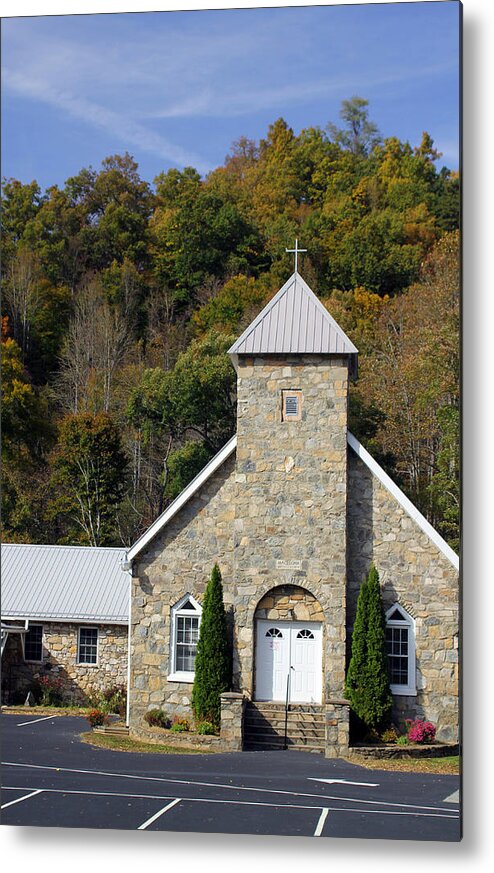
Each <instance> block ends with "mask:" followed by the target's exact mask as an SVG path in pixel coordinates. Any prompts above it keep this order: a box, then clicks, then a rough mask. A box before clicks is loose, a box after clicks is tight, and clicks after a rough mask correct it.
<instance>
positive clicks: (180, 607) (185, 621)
mask: <svg viewBox="0 0 494 873" xmlns="http://www.w3.org/2000/svg"><path fill="white" fill-rule="evenodd" d="M201 613H202V609H201V607H200V605H199V604H198V602H197V600H195V599H194V598H193V597H192V594H185V595H184V596H183V597H182V598H181V599H180V600H179V601H178V603H176V604H175V606H173V607H172V610H171V628H170V631H171V633H170V640H171V652H170V667H171V670H170V674H169V676H168V679H171V680H172V681H175V682H193V681H194V664H195V660H196V654H197V641H198V639H199V625H200V623H201Z"/></svg>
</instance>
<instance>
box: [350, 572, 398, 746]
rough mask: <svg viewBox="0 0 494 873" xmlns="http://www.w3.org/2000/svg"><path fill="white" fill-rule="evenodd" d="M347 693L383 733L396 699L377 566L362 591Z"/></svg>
mask: <svg viewBox="0 0 494 873" xmlns="http://www.w3.org/2000/svg"><path fill="white" fill-rule="evenodd" d="M345 694H346V696H347V698H348V699H349V700H350V703H351V706H352V709H353V711H354V712H355V713H356V714H357V716H358V717H359V718H360V719H361V720H362V721H363V722H364V724H365V725H366V726H367V727H368V728H370V729H372V730H380V729H382V728H384V727H386V725H387V724H388V723H389V720H390V718H391V709H392V705H393V698H392V696H391V690H390V687H389V665H388V656H387V653H386V624H385V618H384V612H383V608H382V603H381V588H380V584H379V574H378V572H377V570H376V568H375V567H374V565H372V566H371V568H370V570H369V574H368V576H367V580H366V581H364V582H363V583H362V587H361V589H360V594H359V599H358V603H357V616H356V619H355V625H354V628H353V634H352V657H351V660H350V664H349V666H348V672H347V677H346V684H345Z"/></svg>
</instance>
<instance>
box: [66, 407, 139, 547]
mask: <svg viewBox="0 0 494 873" xmlns="http://www.w3.org/2000/svg"><path fill="white" fill-rule="evenodd" d="M53 469H54V474H53V477H52V486H53V487H54V488H55V489H56V491H57V492H58V494H57V496H56V497H55V498H54V499H53V500H52V501H51V502H50V507H49V514H50V515H51V517H54V516H57V515H58V516H61V517H62V518H65V519H66V520H67V521H68V523H69V537H71V538H75V539H77V540H78V541H82V542H86V543H88V544H89V545H91V546H102V545H108V544H111V543H112V542H115V541H116V539H117V537H116V524H117V513H118V508H119V505H120V502H121V501H122V499H123V496H124V492H125V487H126V481H125V474H126V472H127V459H126V457H125V455H124V452H123V450H122V445H121V440H120V434H119V431H118V429H117V427H116V425H115V424H114V422H113V421H112V419H111V417H110V416H109V415H108V414H106V413H100V414H99V415H91V414H89V413H83V414H80V415H69V416H67V417H66V418H65V419H63V421H62V423H61V425H60V431H59V438H58V445H57V447H56V449H55V454H54V457H53ZM77 533H78V536H77Z"/></svg>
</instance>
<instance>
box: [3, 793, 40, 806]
mask: <svg viewBox="0 0 494 873" xmlns="http://www.w3.org/2000/svg"><path fill="white" fill-rule="evenodd" d="M7 790H8V789H7V788H4V791H7ZM14 790H15V789H14ZM18 790H19V791H25V790H26V789H25V788H20V789H18ZM42 792H43V788H37V789H36V791H31V794H25V795H24V797H18V798H17V800H9V802H8V803H2V805H1V806H0V809H7V807H8V806H13V805H14V803H22V801H23V800H27V799H28V798H29V797H34V795H35V794H41V793H42Z"/></svg>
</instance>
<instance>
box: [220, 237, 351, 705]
mask: <svg viewBox="0 0 494 873" xmlns="http://www.w3.org/2000/svg"><path fill="white" fill-rule="evenodd" d="M298 251H300V250H299V249H298V247H297V253H298ZM229 354H230V355H231V356H232V359H233V362H234V364H235V367H236V370H237V376H238V411H237V459H236V477H235V478H236V486H235V487H236V491H235V557H234V565H235V569H234V578H235V584H236V598H235V601H236V611H237V624H238V626H239V627H242V628H243V629H244V630H243V634H244V635H245V634H248V633H251V632H252V633H254V630H253V615H252V614H251V611H252V609H253V604H255V602H256V598H258V599H260V598H262V597H263V596H265V595H266V592H267V591H268V590H270V589H273V588H279V587H280V586H294V585H295V586H297V587H298V588H299V589H305V590H306V591H307V592H308V593H309V594H310V595H311V596H313V597H315V598H317V600H318V601H319V603H320V605H321V607H322V609H323V610H328V611H329V612H331V622H330V624H331V627H332V628H334V630H333V631H332V637H331V638H329V637H327V638H325V639H324V640H323V661H324V683H325V684H324V688H323V701H322V702H324V701H328V700H329V699H331V698H336V697H342V695H343V687H344V679H345V604H346V595H345V591H346V488H347V414H348V382H349V375H350V372H355V370H356V361H357V349H356V347H355V346H354V344H353V343H352V342H351V340H350V339H349V338H348V337H347V336H346V334H345V333H344V331H343V330H342V329H341V328H340V327H339V325H338V324H337V323H336V321H335V320H334V319H333V318H332V317H331V315H330V314H329V312H328V311H327V310H326V309H325V307H324V306H323V305H322V303H321V302H320V301H319V300H318V298H317V297H316V295H315V294H314V293H313V292H312V291H311V289H310V288H309V286H308V285H307V283H306V282H305V281H304V280H303V279H302V277H301V276H300V275H299V273H298V272H294V273H293V274H292V276H291V277H290V278H289V279H288V281H287V282H286V283H285V284H284V285H283V287H282V288H280V290H279V291H278V293H277V294H276V295H275V296H274V297H273V299H272V300H271V301H270V302H269V303H268V304H267V306H265V307H264V309H263V310H262V312H260V313H259V315H258V316H257V318H255V319H254V320H253V322H252V323H251V324H250V325H249V327H248V328H247V329H246V330H245V331H244V332H243V334H242V335H241V336H240V337H239V338H238V340H237V341H236V342H235V343H234V344H233V345H232V347H231V348H230V349H229ZM250 629H252V631H251V630H250ZM246 642H247V641H246ZM249 643H250V646H251V650H252V652H254V651H255V644H254V640H253V639H252V640H250V641H249ZM247 648H248V646H247ZM247 664H248V660H247V659H246V658H245V657H242V658H241V659H240V662H239V673H238V675H237V682H238V687H239V688H243V689H244V690H245V691H246V692H247V693H253V694H254V696H255V695H256V688H255V677H254V675H253V672H252V669H253V668H252V663H251V666H250V669H246V665H247Z"/></svg>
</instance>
